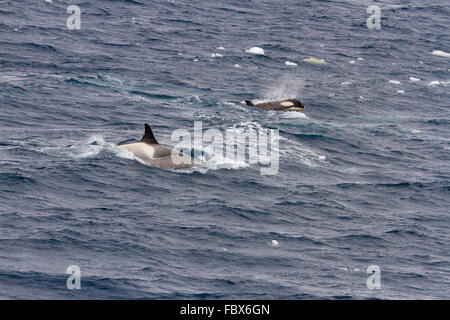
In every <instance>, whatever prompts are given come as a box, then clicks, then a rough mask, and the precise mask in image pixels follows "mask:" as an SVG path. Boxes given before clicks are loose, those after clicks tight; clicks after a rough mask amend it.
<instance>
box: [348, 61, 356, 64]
mask: <svg viewBox="0 0 450 320" xmlns="http://www.w3.org/2000/svg"><path fill="white" fill-rule="evenodd" d="M348 63H350V64H355V63H356V61H355V60H350V61H349V62H348Z"/></svg>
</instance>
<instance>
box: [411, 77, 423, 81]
mask: <svg viewBox="0 0 450 320" xmlns="http://www.w3.org/2000/svg"><path fill="white" fill-rule="evenodd" d="M409 81H411V82H419V81H420V79H419V78H414V77H409Z"/></svg>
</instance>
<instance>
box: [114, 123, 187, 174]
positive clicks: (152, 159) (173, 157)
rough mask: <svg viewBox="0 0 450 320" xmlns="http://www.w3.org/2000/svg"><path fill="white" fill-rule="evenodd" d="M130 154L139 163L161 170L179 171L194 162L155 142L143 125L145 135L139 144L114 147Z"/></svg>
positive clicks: (146, 127) (148, 128) (147, 127)
mask: <svg viewBox="0 0 450 320" xmlns="http://www.w3.org/2000/svg"><path fill="white" fill-rule="evenodd" d="M116 147H117V148H121V149H125V150H128V151H129V152H131V153H132V154H133V155H134V156H135V157H136V158H137V159H138V160H139V161H140V162H142V163H144V164H146V165H149V166H152V167H157V168H161V169H179V168H185V167H189V166H192V165H193V164H194V160H193V159H192V158H191V157H189V156H187V155H185V154H183V153H182V152H178V151H173V150H172V149H171V148H169V147H166V146H162V145H160V144H159V143H158V141H156V139H155V136H154V135H153V131H152V129H151V128H150V126H149V125H148V124H147V123H146V124H145V134H144V136H143V137H142V139H141V140H140V141H139V142H135V143H130V144H123V145H118V146H116Z"/></svg>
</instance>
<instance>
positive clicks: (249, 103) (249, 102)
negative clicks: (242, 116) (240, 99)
mask: <svg viewBox="0 0 450 320" xmlns="http://www.w3.org/2000/svg"><path fill="white" fill-rule="evenodd" d="M245 103H246V104H247V105H248V106H250V107H254V106H255V104H254V103H253V102H251V101H250V100H245Z"/></svg>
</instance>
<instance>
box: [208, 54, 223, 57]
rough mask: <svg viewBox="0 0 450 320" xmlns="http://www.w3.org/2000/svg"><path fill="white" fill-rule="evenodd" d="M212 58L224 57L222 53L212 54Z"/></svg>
mask: <svg viewBox="0 0 450 320" xmlns="http://www.w3.org/2000/svg"><path fill="white" fill-rule="evenodd" d="M211 57H213V58H220V57H223V55H222V54H220V53H212V54H211Z"/></svg>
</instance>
